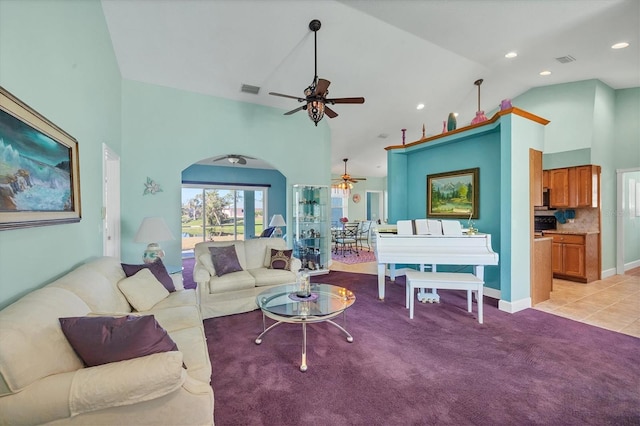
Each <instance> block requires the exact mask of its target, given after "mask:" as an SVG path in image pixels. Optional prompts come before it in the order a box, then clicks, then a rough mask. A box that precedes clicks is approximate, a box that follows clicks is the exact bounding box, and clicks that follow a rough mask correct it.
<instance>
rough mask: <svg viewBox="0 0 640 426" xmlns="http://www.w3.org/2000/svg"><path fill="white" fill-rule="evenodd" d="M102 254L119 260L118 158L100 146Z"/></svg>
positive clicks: (106, 148)
mask: <svg viewBox="0 0 640 426" xmlns="http://www.w3.org/2000/svg"><path fill="white" fill-rule="evenodd" d="M102 149H103V167H102V176H103V183H102V192H103V198H102V200H103V207H102V225H103V234H102V235H103V254H104V255H105V256H113V257H116V258H118V259H120V157H119V156H118V154H116V153H115V152H113V151H112V150H111V149H110V148H109V147H108V146H107V145H105V144H102Z"/></svg>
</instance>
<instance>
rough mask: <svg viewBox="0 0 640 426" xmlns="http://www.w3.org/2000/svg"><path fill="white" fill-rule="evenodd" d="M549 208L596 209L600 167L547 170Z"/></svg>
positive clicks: (589, 166) (598, 194)
mask: <svg viewBox="0 0 640 426" xmlns="http://www.w3.org/2000/svg"><path fill="white" fill-rule="evenodd" d="M548 176H549V206H550V207H555V208H573V207H598V206H599V203H600V200H599V198H600V166H595V165H585V166H578V167H565V168H560V169H551V170H548Z"/></svg>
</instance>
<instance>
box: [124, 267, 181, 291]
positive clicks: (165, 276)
mask: <svg viewBox="0 0 640 426" xmlns="http://www.w3.org/2000/svg"><path fill="white" fill-rule="evenodd" d="M121 265H122V270H123V271H124V274H125V275H126V276H127V277H131V276H133V275H135V274H137V273H138V272H140V270H141V269H144V268H148V269H149V270H150V271H151V273H152V274H153V276H154V277H156V279H157V280H158V281H160V283H161V284H162V285H163V286H164V288H166V289H167V290H168V291H169V293H173V292H174V291H176V286H175V285H174V284H173V280H172V279H171V276H170V275H169V273H168V272H167V268H165V267H164V263H162V259H158V260H156V261H155V262H153V263H145V264H142V265H127V264H126V263H121Z"/></svg>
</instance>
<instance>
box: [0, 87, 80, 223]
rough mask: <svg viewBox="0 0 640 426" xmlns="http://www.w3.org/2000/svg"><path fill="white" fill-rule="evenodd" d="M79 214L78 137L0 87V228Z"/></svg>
mask: <svg viewBox="0 0 640 426" xmlns="http://www.w3.org/2000/svg"><path fill="white" fill-rule="evenodd" d="M80 218H81V214H80V169H79V156H78V141H77V140H75V139H74V138H73V137H72V136H70V135H69V134H68V133H66V132H65V131H64V130H62V129H60V128H59V127H58V126H56V125H55V124H53V123H52V122H51V121H49V120H47V119H46V118H45V117H44V116H42V115H40V114H39V113H38V112H36V111H35V110H34V109H32V108H31V107H29V106H28V105H26V104H25V103H24V102H22V101H20V100H19V99H18V98H16V97H15V96H14V95H12V94H11V93H9V92H8V91H7V90H5V89H4V88H2V87H0V230H8V229H16V228H27V227H32V226H45V225H56V224H61V223H73V222H79V221H80Z"/></svg>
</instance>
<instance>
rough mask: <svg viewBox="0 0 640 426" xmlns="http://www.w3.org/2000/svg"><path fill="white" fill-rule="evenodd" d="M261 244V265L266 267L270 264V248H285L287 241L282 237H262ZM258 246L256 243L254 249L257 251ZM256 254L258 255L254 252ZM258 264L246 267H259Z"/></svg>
mask: <svg viewBox="0 0 640 426" xmlns="http://www.w3.org/2000/svg"><path fill="white" fill-rule="evenodd" d="M262 244H263V245H264V249H263V251H264V261H263V265H262V266H264V267H265V268H268V267H269V265H270V264H271V249H277V250H286V249H287V243H286V242H285V240H284V239H282V238H263V239H262ZM258 248H259V246H258V245H256V247H255V250H256V251H258ZM256 255H259V253H256ZM259 267H260V265H255V264H254V265H252V266H251V267H250V268H248V269H256V268H259Z"/></svg>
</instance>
